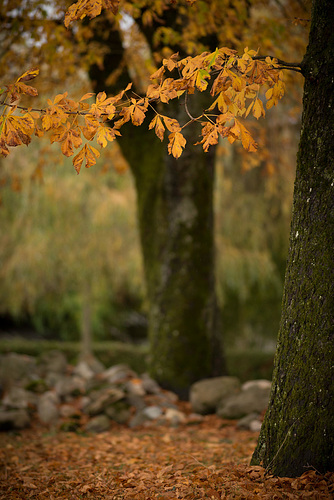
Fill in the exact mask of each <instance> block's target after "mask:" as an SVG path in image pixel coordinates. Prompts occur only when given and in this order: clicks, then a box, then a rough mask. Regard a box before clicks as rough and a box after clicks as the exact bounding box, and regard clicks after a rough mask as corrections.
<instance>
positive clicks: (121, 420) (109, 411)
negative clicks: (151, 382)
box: [104, 401, 131, 424]
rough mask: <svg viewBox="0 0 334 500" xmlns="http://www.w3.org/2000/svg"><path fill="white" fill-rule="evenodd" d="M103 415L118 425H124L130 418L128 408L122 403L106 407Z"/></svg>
mask: <svg viewBox="0 0 334 500" xmlns="http://www.w3.org/2000/svg"><path fill="white" fill-rule="evenodd" d="M104 413H105V414H106V415H107V416H108V417H109V418H111V420H114V422H117V423H118V424H126V423H127V422H128V421H129V419H130V417H131V411H130V407H129V406H128V405H127V404H126V403H124V402H123V401H120V402H117V403H115V404H113V405H111V406H108V407H107V408H106V409H105V410H104Z"/></svg>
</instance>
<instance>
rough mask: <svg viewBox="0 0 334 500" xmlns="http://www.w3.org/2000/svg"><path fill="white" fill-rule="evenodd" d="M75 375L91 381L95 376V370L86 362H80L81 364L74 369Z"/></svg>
mask: <svg viewBox="0 0 334 500" xmlns="http://www.w3.org/2000/svg"><path fill="white" fill-rule="evenodd" d="M73 373H74V374H75V375H78V376H79V377H81V378H83V379H85V380H89V379H91V378H93V377H94V375H95V373H94V371H93V369H92V368H91V367H90V366H89V363H87V362H86V361H80V363H79V364H77V366H76V367H75V368H74V370H73Z"/></svg>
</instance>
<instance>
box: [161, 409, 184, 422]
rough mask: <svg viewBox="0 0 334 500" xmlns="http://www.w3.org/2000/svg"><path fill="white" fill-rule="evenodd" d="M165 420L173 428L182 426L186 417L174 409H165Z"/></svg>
mask: <svg viewBox="0 0 334 500" xmlns="http://www.w3.org/2000/svg"><path fill="white" fill-rule="evenodd" d="M165 419H166V420H167V421H168V422H170V423H171V425H173V426H177V425H179V424H183V423H185V421H186V416H185V414H184V413H183V412H182V411H179V410H176V409H175V408H167V410H166V411H165Z"/></svg>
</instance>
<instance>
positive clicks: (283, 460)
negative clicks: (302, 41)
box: [252, 0, 334, 477]
mask: <svg viewBox="0 0 334 500" xmlns="http://www.w3.org/2000/svg"><path fill="white" fill-rule="evenodd" d="M333 19H334V4H333V2H332V1H331V0H324V1H320V0H315V1H314V2H313V10H312V24H311V31H310V37H309V45H308V48H307V51H306V54H305V57H304V60H303V63H302V72H303V75H304V77H305V87H304V101H303V102H304V110H303V117H302V131H301V137H300V144H299V152H298V157H297V172H296V181H295V190H294V204H293V216H292V223H291V234H290V248H289V257H288V262H287V269H286V277H285V287H284V297H283V303H282V316H281V323H280V330H279V336H278V345H277V352H276V357H275V369H274V374H273V388H272V393H271V398H270V403H269V408H268V411H267V413H266V416H265V420H264V423H263V426H262V429H261V434H260V438H259V442H258V445H257V448H256V450H255V453H254V455H253V459H252V463H253V464H259V463H263V464H264V466H265V467H267V468H268V469H269V470H270V471H271V472H272V473H273V474H275V475H279V476H289V477H294V476H298V475H300V474H302V473H303V472H305V470H307V468H314V469H315V470H317V471H319V472H322V473H323V472H326V471H328V470H333V464H334V400H333V389H334V382H333V381H334V347H333V337H334V271H333V269H334V267H333V246H334V192H333V185H334V170H333V167H334V143H333V125H334V114H333V109H334V68H333V64H332V61H333V57H334V33H333V25H332V21H333Z"/></svg>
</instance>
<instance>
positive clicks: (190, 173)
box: [119, 99, 225, 396]
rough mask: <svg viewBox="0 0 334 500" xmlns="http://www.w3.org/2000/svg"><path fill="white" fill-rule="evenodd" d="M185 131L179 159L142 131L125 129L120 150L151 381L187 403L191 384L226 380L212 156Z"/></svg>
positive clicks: (172, 109)
mask: <svg viewBox="0 0 334 500" xmlns="http://www.w3.org/2000/svg"><path fill="white" fill-rule="evenodd" d="M194 102H195V103H196V106H197V107H198V106H199V105H200V99H196V100H195V101H194ZM168 111H169V116H173V117H174V118H180V116H178V115H179V114H180V113H184V108H183V106H182V104H180V103H176V104H175V105H174V106H173V105H172V104H170V105H169V108H168ZM183 132H184V134H185V137H186V139H187V142H188V144H187V148H186V150H185V151H184V153H183V154H182V156H181V157H180V158H179V159H178V160H175V159H174V158H172V157H171V156H169V155H168V154H167V145H166V144H165V143H163V144H161V142H160V140H158V139H157V138H156V137H155V136H154V135H153V134H151V135H149V133H147V131H145V129H144V127H143V126H142V127H141V128H140V129H136V130H134V129H133V126H130V127H128V128H126V129H124V128H123V129H122V135H123V137H122V138H121V139H120V141H119V144H120V146H121V148H122V151H123V153H124V156H125V157H126V158H127V160H128V162H129V164H130V166H131V170H132V172H133V174H134V177H135V182H136V188H137V199H138V218H139V228H140V238H141V245H142V250H143V257H144V269H145V278H146V285H147V292H148V297H149V302H150V312H149V338H150V346H151V353H150V367H151V374H152V376H154V377H155V378H156V379H157V380H158V381H159V382H160V383H161V384H162V385H164V386H165V387H168V388H170V389H173V390H175V391H177V392H178V393H179V394H181V395H183V396H186V395H187V391H188V388H189V385H190V384H191V383H192V382H194V381H196V380H198V379H201V378H204V377H210V376H215V375H221V374H222V373H225V364H224V357H223V348H222V334H221V325H220V314H219V310H218V306H217V298H216V291H215V255H214V234H213V184H214V163H215V150H214V149H212V150H211V151H210V152H209V153H204V152H203V151H202V149H201V148H199V147H198V146H196V147H195V146H193V144H194V143H195V142H196V141H197V140H198V133H199V128H198V127H197V126H194V127H188V128H186V129H185V130H184V131H183Z"/></svg>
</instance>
